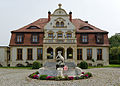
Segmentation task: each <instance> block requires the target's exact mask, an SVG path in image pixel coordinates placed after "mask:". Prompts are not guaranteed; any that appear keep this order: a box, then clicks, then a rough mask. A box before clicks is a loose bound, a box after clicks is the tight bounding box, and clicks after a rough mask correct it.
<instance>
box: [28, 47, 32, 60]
mask: <svg viewBox="0 0 120 86" xmlns="http://www.w3.org/2000/svg"><path fill="white" fill-rule="evenodd" d="M29 49H31V50H32V51H31V53H29V52H28V50H29ZM29 55H31V57H29ZM30 58H31V59H30ZM27 60H33V49H32V48H28V49H27Z"/></svg>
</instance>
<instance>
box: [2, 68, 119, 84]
mask: <svg viewBox="0 0 120 86" xmlns="http://www.w3.org/2000/svg"><path fill="white" fill-rule="evenodd" d="M35 71H37V70H29V69H0V86H120V68H99V69H98V68H94V69H87V70H84V71H86V72H87V71H89V72H91V73H93V77H91V78H90V79H84V80H74V81H45V80H44V81H43V80H35V79H30V78H28V77H27V76H28V75H29V74H31V73H33V72H35Z"/></svg>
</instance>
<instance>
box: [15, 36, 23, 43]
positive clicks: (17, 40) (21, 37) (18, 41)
mask: <svg viewBox="0 0 120 86" xmlns="http://www.w3.org/2000/svg"><path fill="white" fill-rule="evenodd" d="M22 42H23V35H22V34H17V35H16V43H22Z"/></svg>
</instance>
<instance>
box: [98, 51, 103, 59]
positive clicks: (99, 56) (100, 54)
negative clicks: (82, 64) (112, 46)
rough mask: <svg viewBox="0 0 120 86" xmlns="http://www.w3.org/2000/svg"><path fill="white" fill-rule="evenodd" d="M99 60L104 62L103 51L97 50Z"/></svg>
mask: <svg viewBox="0 0 120 86" xmlns="http://www.w3.org/2000/svg"><path fill="white" fill-rule="evenodd" d="M97 60H102V49H97Z"/></svg>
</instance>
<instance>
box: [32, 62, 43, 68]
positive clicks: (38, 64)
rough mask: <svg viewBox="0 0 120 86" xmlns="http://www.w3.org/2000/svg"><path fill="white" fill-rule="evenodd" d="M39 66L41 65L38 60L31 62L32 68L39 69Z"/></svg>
mask: <svg viewBox="0 0 120 86" xmlns="http://www.w3.org/2000/svg"><path fill="white" fill-rule="evenodd" d="M40 67H42V64H40V62H38V61H34V62H33V65H32V69H39V68H40Z"/></svg>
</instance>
